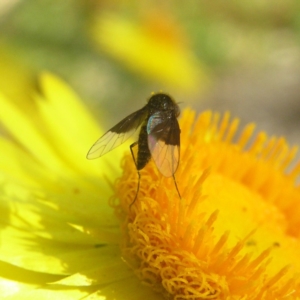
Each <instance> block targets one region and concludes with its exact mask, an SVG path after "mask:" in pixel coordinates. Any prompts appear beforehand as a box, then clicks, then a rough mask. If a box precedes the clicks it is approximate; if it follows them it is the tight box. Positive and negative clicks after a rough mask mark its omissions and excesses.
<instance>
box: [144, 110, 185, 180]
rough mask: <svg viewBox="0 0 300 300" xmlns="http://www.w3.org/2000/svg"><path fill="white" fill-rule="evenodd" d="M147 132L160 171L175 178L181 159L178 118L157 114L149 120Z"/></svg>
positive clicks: (149, 145)
mask: <svg viewBox="0 0 300 300" xmlns="http://www.w3.org/2000/svg"><path fill="white" fill-rule="evenodd" d="M147 132H148V147H149V150H150V152H151V156H152V158H153V160H154V162H155V164H156V166H157V168H158V170H159V171H160V172H161V174H162V175H163V176H165V177H171V176H173V175H174V173H175V172H176V170H177V168H178V165H179V158H180V128H179V124H178V121H177V119H176V117H175V116H174V117H172V118H166V117H165V116H164V115H163V113H160V112H158V113H155V114H154V115H152V116H151V117H150V118H149V121H148V124H147Z"/></svg>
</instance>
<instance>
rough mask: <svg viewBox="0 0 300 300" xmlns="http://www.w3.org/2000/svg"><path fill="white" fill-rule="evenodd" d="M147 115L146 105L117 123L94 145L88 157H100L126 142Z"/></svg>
mask: <svg viewBox="0 0 300 300" xmlns="http://www.w3.org/2000/svg"><path fill="white" fill-rule="evenodd" d="M146 116H147V109H146V107H144V108H142V109H140V110H138V111H136V112H134V113H132V114H131V115H129V116H127V117H126V118H125V119H123V120H122V121H120V122H119V123H118V124H117V125H115V126H114V127H112V128H111V129H110V130H108V131H107V132H106V133H105V134H104V135H102V136H101V137H100V139H99V140H98V141H97V142H96V143H95V144H94V145H93V146H92V148H91V149H90V150H89V152H88V154H87V156H86V157H87V158H88V159H94V158H98V157H100V156H102V155H104V154H106V153H107V152H109V151H111V150H113V149H114V148H116V147H118V146H120V145H121V144H122V143H124V142H125V141H126V140H127V139H128V138H129V137H130V136H132V135H133V134H134V132H135V131H136V130H137V129H138V127H139V126H140V125H141V124H142V122H143V121H144V120H145V118H146Z"/></svg>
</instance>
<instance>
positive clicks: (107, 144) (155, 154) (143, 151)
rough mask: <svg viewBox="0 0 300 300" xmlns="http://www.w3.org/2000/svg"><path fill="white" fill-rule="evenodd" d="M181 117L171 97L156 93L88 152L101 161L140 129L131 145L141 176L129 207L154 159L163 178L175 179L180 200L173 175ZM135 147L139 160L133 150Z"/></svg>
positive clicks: (177, 159) (177, 153)
mask: <svg viewBox="0 0 300 300" xmlns="http://www.w3.org/2000/svg"><path fill="white" fill-rule="evenodd" d="M179 114H180V110H179V107H178V105H177V104H176V103H175V102H174V100H173V99H172V98H171V97H170V96H169V95H166V94H163V93H157V94H154V95H153V96H151V97H150V99H149V100H148V103H147V104H146V105H145V106H144V107H143V108H141V109H140V110H138V111H136V112H134V113H132V114H130V115H129V116H127V117H126V118H125V119H123V120H122V121H120V122H119V123H118V124H117V125H115V126H114V127H112V128H111V129H110V130H108V131H107V132H106V133H105V134H104V135H103V136H102V137H100V139H99V140H98V141H96V143H95V144H94V145H93V146H92V148H91V149H90V151H89V152H88V154H87V158H88V159H94V158H98V157H100V156H102V155H104V154H106V153H107V152H109V151H111V150H113V149H114V148H116V147H118V146H119V145H121V144H122V143H124V142H125V141H126V140H127V139H128V138H129V137H130V136H131V135H132V134H133V133H134V132H135V131H136V130H137V129H138V128H139V127H140V133H139V137H138V140H137V141H136V142H134V143H133V144H132V145H130V151H131V155H132V158H133V161H134V163H135V166H136V169H137V173H138V186H137V191H136V195H135V197H134V199H133V201H132V203H131V204H130V206H131V205H132V204H133V203H134V202H135V200H136V198H137V196H138V192H139V188H140V179H141V175H140V172H139V171H140V170H142V169H143V168H144V167H145V166H146V165H147V163H148V162H149V160H150V158H151V157H152V158H153V160H154V162H155V164H156V166H157V168H158V170H159V171H160V173H161V174H162V175H163V176H165V177H171V176H172V177H173V179H174V183H175V187H176V190H177V192H178V195H179V197H180V198H181V196H180V193H179V190H178V187H177V183H176V180H175V176H174V174H175V172H176V170H177V168H178V164H179V155H180V128H179V124H178V121H177V117H178V116H179ZM136 145H137V146H138V152H137V158H136V157H135V155H134V153H133V150H132V149H133V147H135V146H136Z"/></svg>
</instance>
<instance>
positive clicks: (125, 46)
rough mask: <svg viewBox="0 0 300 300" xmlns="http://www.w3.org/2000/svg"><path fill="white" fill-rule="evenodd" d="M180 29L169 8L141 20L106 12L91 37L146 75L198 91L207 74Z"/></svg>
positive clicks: (98, 19) (129, 66)
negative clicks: (172, 18) (167, 10)
mask: <svg viewBox="0 0 300 300" xmlns="http://www.w3.org/2000/svg"><path fill="white" fill-rule="evenodd" d="M180 31H181V30H180V29H179V26H178V25H177V24H175V22H174V21H172V20H171V18H170V16H169V14H168V13H167V12H166V11H164V12H162V11H157V10H155V11H152V12H149V13H148V15H147V16H144V18H143V19H142V20H141V21H140V22H138V21H136V22H134V21H133V20H132V19H127V18H124V17H122V16H120V15H118V14H114V13H103V14H101V15H97V16H96V17H95V18H94V20H93V23H92V25H91V38H92V39H93V40H94V41H95V44H96V46H97V47H99V49H100V50H101V51H105V52H106V53H107V54H108V55H110V56H111V57H113V58H115V59H116V60H118V61H120V62H121V63H122V64H124V65H125V66H126V67H127V68H128V69H129V70H131V71H133V72H135V73H136V74H139V75H141V76H143V77H144V78H145V79H148V80H149V79H150V80H152V81H154V82H158V83H159V84H160V86H162V85H163V86H167V87H171V88H173V89H182V90H184V91H186V92H187V91H189V92H194V91H195V90H197V91H199V89H200V90H201V89H203V88H206V85H207V84H208V76H207V73H206V71H205V70H204V67H203V66H202V65H201V63H200V62H199V61H198V60H197V58H196V57H195V55H194V54H193V53H192V50H191V49H189V47H188V46H187V44H188V43H187V41H186V38H184V37H183V34H182V32H180Z"/></svg>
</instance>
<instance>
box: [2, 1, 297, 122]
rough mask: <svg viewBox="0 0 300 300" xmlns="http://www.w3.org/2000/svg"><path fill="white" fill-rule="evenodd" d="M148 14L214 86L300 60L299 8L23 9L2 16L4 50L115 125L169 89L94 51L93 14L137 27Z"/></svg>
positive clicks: (243, 4) (34, 4)
mask: <svg viewBox="0 0 300 300" xmlns="http://www.w3.org/2000/svg"><path fill="white" fill-rule="evenodd" d="M151 10H158V11H162V12H163V13H162V17H163V15H164V14H165V15H166V17H171V18H172V19H173V20H174V23H175V24H176V26H177V27H178V28H180V30H181V32H182V33H183V34H184V35H185V40H186V44H187V47H188V48H189V49H190V50H191V51H192V53H193V54H194V55H195V56H196V57H197V58H198V60H199V61H200V62H201V63H202V64H203V66H205V71H206V72H207V73H208V74H209V75H208V76H210V77H211V78H212V80H214V78H217V77H218V76H220V74H223V73H224V72H225V73H226V72H230V70H231V69H233V68H248V69H255V70H259V69H263V68H265V67H266V66H267V65H269V64H272V63H273V61H274V57H275V60H276V59H278V58H277V56H276V55H277V54H278V53H280V51H281V49H286V48H287V47H289V48H293V49H294V50H293V51H294V52H293V53H296V55H298V54H299V53H300V50H299V49H300V47H299V31H300V2H299V1H297V0H286V1H281V0H274V1H272V2H270V1H267V0H244V1H242V0H228V1H222V0H214V1H203V0H201V1H199V0H190V1H186V2H184V4H183V2H182V1H178V0H177V1H164V2H163V3H162V2H160V1H143V2H142V1H137V0H135V1H124V0H123V1H122V0H120V1H118V0H114V1H100V0H99V1H97V0H90V1H84V0H81V1H79V0H64V1H61V0H26V1H19V2H16V4H15V6H14V7H12V8H11V9H10V10H9V11H8V12H6V14H3V15H2V16H1V21H0V43H1V49H2V52H5V51H6V52H9V53H10V59H12V60H13V57H15V59H16V60H17V61H20V62H21V64H22V68H24V66H27V67H28V70H29V72H31V74H35V73H37V72H39V71H41V70H48V71H51V72H54V73H55V74H58V75H60V76H61V77H63V78H65V79H66V80H67V81H68V82H69V83H70V84H71V85H72V86H73V88H74V89H75V90H76V91H77V92H78V93H79V94H80V95H81V97H82V98H83V99H85V100H86V101H88V102H89V105H90V107H91V108H95V109H98V108H99V107H105V108H106V110H107V112H108V116H113V117H112V118H114V117H115V118H116V119H117V118H118V116H114V113H115V111H116V107H118V111H120V112H122V115H126V113H129V112H131V111H132V109H133V108H132V107H134V108H139V107H140V106H141V104H140V103H144V101H145V100H144V99H145V95H146V96H147V95H149V93H150V92H151V91H157V89H160V88H161V87H164V86H163V85H162V84H161V83H160V82H155V81H153V80H152V79H149V80H147V79H145V78H142V77H141V76H140V74H137V73H135V72H132V71H131V70H129V69H128V68H126V65H123V64H121V63H120V62H118V61H116V60H115V59H114V57H112V56H110V55H108V54H107V53H106V52H105V51H101V50H99V48H96V47H95V45H94V43H93V41H92V40H91V39H90V37H89V34H88V31H89V26H90V25H91V20H93V18H94V17H95V15H96V14H101V13H103V12H105V11H109V12H114V13H115V14H119V15H120V16H122V17H126V18H129V19H132V20H133V21H134V22H140V21H143V17H144V16H145V14H146V13H147V12H148V11H151ZM121 46H122V45H120V47H121ZM279 58H280V57H279ZM4 60H5V64H6V65H7V66H8V65H9V60H8V59H7V58H6V55H3V56H2V59H1V57H0V63H2V64H3V63H4V62H3V61H4ZM15 65H16V64H15V63H13V62H12V66H13V68H16V66H15ZM0 72H1V71H0ZM16 72H18V71H17V70H16ZM2 76H5V74H1V73H0V77H2ZM178 76H180V74H179V75H178ZM209 88H211V87H209ZM174 91H175V97H176V98H177V99H179V100H181V99H184V101H185V102H186V103H187V104H188V102H189V101H188V99H186V98H185V96H186V95H187V94H188V93H187V92H186V91H184V92H183V91H180V90H176V87H174ZM169 92H170V93H172V91H169ZM202 93H203V92H202V89H199V91H193V92H192V94H191V95H190V96H189V98H190V99H199V98H201V96H202ZM128 101H130V103H131V104H132V107H129V106H128ZM95 114H97V113H95Z"/></svg>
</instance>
